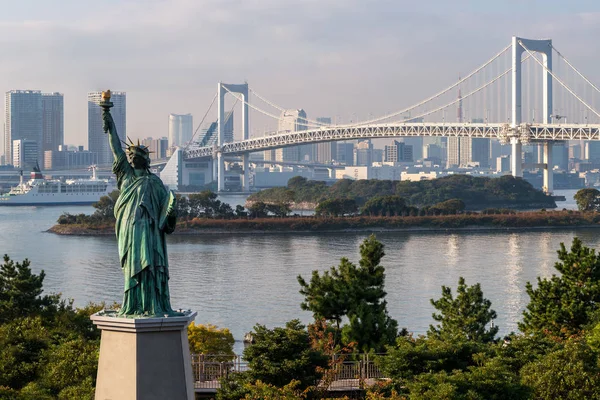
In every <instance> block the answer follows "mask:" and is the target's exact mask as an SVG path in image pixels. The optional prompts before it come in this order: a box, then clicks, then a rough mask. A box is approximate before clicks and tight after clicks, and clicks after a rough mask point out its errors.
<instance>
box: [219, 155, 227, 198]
mask: <svg viewBox="0 0 600 400" xmlns="http://www.w3.org/2000/svg"><path fill="white" fill-rule="evenodd" d="M217 164H218V167H217V169H218V171H217V192H223V191H224V190H225V158H223V153H221V152H218V153H217Z"/></svg>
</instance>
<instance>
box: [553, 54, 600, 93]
mask: <svg viewBox="0 0 600 400" xmlns="http://www.w3.org/2000/svg"><path fill="white" fill-rule="evenodd" d="M552 49H553V50H554V51H555V52H556V54H558V56H559V57H560V58H562V59H563V60H564V61H565V62H566V63H567V65H568V66H569V67H571V68H572V69H573V71H575V72H577V74H578V75H579V76H580V77H582V78H583V79H584V80H585V81H586V82H587V83H589V84H590V85H591V86H592V87H593V88H594V89H596V91H597V92H600V89H598V88H597V87H596V85H594V84H593V83H592V82H591V81H590V80H589V79H588V78H586V77H585V76H584V75H583V74H582V73H581V72H579V70H578V69H577V68H575V66H574V65H573V64H571V63H570V62H569V60H567V59H566V57H565V56H563V55H562V54H561V53H560V51H558V50H556V47H554V46H552Z"/></svg>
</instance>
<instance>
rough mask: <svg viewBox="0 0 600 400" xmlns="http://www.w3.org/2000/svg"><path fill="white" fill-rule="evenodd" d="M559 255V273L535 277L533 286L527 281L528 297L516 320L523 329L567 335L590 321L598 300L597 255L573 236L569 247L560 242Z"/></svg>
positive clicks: (599, 259) (599, 267)
mask: <svg viewBox="0 0 600 400" xmlns="http://www.w3.org/2000/svg"><path fill="white" fill-rule="evenodd" d="M558 259H559V261H558V262H557V263H555V264H554V268H555V269H556V270H557V271H558V272H560V274H561V275H560V276H556V275H552V277H551V278H550V279H541V278H539V277H538V279H537V287H536V288H534V287H533V285H532V284H531V283H530V282H527V286H526V290H527V294H528V295H529V297H530V301H529V304H528V305H527V308H526V310H525V311H524V312H523V322H521V323H519V329H521V331H523V332H525V333H529V334H548V335H551V336H555V337H561V338H567V337H570V336H572V335H577V334H579V333H580V332H581V331H582V329H583V328H585V327H586V325H588V324H590V323H591V322H592V321H593V319H592V318H593V315H594V312H595V311H596V309H597V306H598V304H600V255H599V254H597V253H596V251H595V250H594V249H590V248H589V247H586V246H584V245H583V243H582V242H581V240H580V239H579V238H577V237H576V238H574V239H573V243H572V244H571V249H570V250H567V248H566V247H565V245H564V243H561V244H560V249H559V250H558Z"/></svg>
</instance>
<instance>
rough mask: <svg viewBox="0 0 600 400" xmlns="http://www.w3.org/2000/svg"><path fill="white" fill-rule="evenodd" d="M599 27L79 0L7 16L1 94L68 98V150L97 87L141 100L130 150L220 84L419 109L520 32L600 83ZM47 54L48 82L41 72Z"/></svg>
mask: <svg viewBox="0 0 600 400" xmlns="http://www.w3.org/2000/svg"><path fill="white" fill-rule="evenodd" d="M32 10H33V11H32ZM515 10H517V11H515ZM598 20H600V6H599V5H598V4H596V3H595V2H592V1H580V2H577V3H575V4H568V5H567V4H563V3H562V2H558V1H554V0H553V1H545V2H541V1H529V2H516V1H508V2H502V3H501V4H494V3H490V2H484V4H479V3H471V2H466V1H458V2H452V3H451V4H447V3H446V2H441V1H434V2H432V3H431V4H429V3H428V5H424V4H419V3H412V2H411V3H408V2H396V3H393V2H387V1H381V2H374V3H373V4H369V5H367V4H363V3H362V2H358V1H350V2H339V1H329V2H319V3H316V2H312V1H307V2H286V3H285V4H281V3H275V2H272V1H253V2H245V3H241V2H239V3H238V2H231V3H227V4H224V3H221V2H216V1H211V2H201V3H200V2H191V1H172V2H163V1H146V2H141V1H137V0H136V1H130V2H126V3H123V2H117V1H115V0H110V1H107V2H104V3H102V4H94V3H85V4H82V3H78V2H75V1H71V0H69V1H65V2H64V4H63V7H60V9H57V8H56V7H54V6H52V5H48V4H45V3H43V2H41V1H33V0H30V1H23V2H19V4H10V5H7V7H6V10H5V13H4V15H3V16H2V17H1V18H0V29H2V30H4V33H5V35H3V36H4V37H5V38H6V39H5V40H4V41H3V42H2V43H0V49H2V50H3V51H4V53H7V54H11V55H12V57H11V58H10V59H9V60H7V62H6V63H5V64H4V65H2V66H0V71H2V76H5V77H7V78H6V79H5V80H4V81H3V82H2V83H1V84H0V90H3V91H5V92H6V91H8V90H11V89H15V88H37V89H40V90H42V91H53V90H58V91H60V92H62V93H64V94H65V97H67V98H68V99H69V101H68V102H67V103H66V106H65V141H66V142H67V143H77V144H79V143H81V144H83V143H85V140H81V136H82V135H81V133H82V132H85V131H87V126H86V123H87V121H86V114H87V113H86V108H85V103H84V102H83V101H84V99H85V95H86V93H87V92H88V91H91V90H94V89H95V90H102V89H107V88H119V89H121V90H124V91H127V92H128V93H129V97H130V99H129V110H128V111H129V123H128V131H129V135H130V137H132V138H143V137H147V136H153V137H160V136H164V135H165V134H166V132H167V124H168V120H167V116H168V114H169V113H182V114H183V113H191V114H193V115H196V116H200V115H202V114H203V113H204V111H205V110H206V109H207V108H208V105H209V103H210V98H211V97H212V94H213V93H214V86H215V83H216V82H218V81H224V82H243V81H244V80H247V81H249V82H251V83H252V85H253V86H254V87H256V88H260V91H261V93H262V94H265V95H266V96H267V97H268V98H270V99H272V100H274V101H275V102H276V103H278V104H282V105H284V106H285V107H288V108H303V109H305V110H306V111H307V114H308V115H312V116H316V115H331V116H332V117H333V118H334V119H335V118H336V116H339V118H340V119H342V120H345V121H349V120H350V119H352V117H353V116H354V117H355V118H358V119H361V118H362V119H364V118H367V117H368V115H369V114H373V115H381V114H383V113H385V112H387V111H390V109H397V108H400V107H402V106H404V105H409V104H412V103H413V102H414V101H418V100H421V99H422V98H424V97H426V96H427V95H429V94H431V93H433V92H435V91H436V90H437V89H439V88H440V87H444V86H446V85H447V84H449V83H450V82H452V81H453V80H455V79H456V76H457V75H458V74H459V73H460V72H465V71H470V70H472V69H473V68H474V67H476V66H477V65H479V64H480V62H481V61H482V60H485V59H487V58H488V57H489V56H491V55H492V54H493V53H494V52H495V51H497V50H498V49H500V48H502V47H503V46H504V45H506V44H507V43H508V41H509V38H510V37H511V36H512V35H515V34H516V35H521V36H529V37H549V38H552V39H554V41H555V43H556V45H557V47H560V48H562V49H568V52H567V56H569V58H570V59H571V60H572V61H573V62H574V63H575V64H576V65H578V66H581V68H582V70H583V72H584V73H585V74H586V75H588V76H589V77H590V78H591V79H592V81H594V82H598V80H599V79H598V72H596V71H595V69H594V68H593V65H595V64H596V63H597V56H596V55H595V54H596V53H597V52H596V51H595V50H596V49H597V44H596V41H595V39H594V38H595V37H597V33H598V30H599V29H600V28H598V26H597V25H598V24H597V21H598ZM99 21H103V22H99ZM398 21H401V23H398ZM107 25H108V26H110V28H109V27H107ZM433 27H435V28H436V29H432V28H433ZM242 32H243V35H242ZM482 32H484V34H482ZM9 33H10V34H9ZM408 38H409V40H408ZM197 43H201V46H198V45H197ZM289 43H294V45H293V46H289ZM190 49H198V50H193V51H192V50H190ZM39 54H43V60H44V68H43V70H42V69H41V68H40V70H35V68H36V66H37V65H39V63H37V60H38V57H39ZM99 54H101V56H100V59H102V60H110V61H105V62H98V55H99ZM207 54H210V57H206V55H207ZM441 59H443V60H444V66H443V68H441V67H440V65H439V62H438V61H439V60H441ZM373 60H377V63H373ZM173 61H177V62H173ZM408 61H410V62H408ZM291 78H293V79H291ZM255 129H259V126H255ZM0 152H3V149H0Z"/></svg>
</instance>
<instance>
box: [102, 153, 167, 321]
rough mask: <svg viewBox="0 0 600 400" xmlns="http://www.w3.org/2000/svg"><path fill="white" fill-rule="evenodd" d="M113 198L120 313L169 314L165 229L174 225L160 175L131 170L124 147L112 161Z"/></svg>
mask: <svg viewBox="0 0 600 400" xmlns="http://www.w3.org/2000/svg"><path fill="white" fill-rule="evenodd" d="M113 172H114V173H115V175H116V176H117V182H118V187H119V190H120V191H121V193H120V195H119V198H118V200H117V202H116V204H115V218H116V220H117V221H116V226H115V231H116V234H117V240H118V242H119V256H120V259H121V268H122V269H123V274H124V278H125V289H124V296H123V305H122V307H121V311H120V312H119V314H120V315H148V316H158V315H160V316H163V315H164V314H172V313H173V310H172V309H171V304H170V300H169V286H168V281H169V266H168V259H167V246H166V241H165V233H166V232H168V233H170V232H172V231H173V229H174V228H175V222H174V220H173V218H170V217H169V216H168V215H167V209H168V205H169V202H170V201H172V194H171V193H170V192H169V191H168V190H167V189H166V188H165V186H164V185H163V183H162V181H161V180H160V178H158V177H157V176H156V175H154V174H152V173H151V172H149V171H146V170H144V171H141V170H140V171H137V172H138V173H137V174H136V171H135V170H134V169H133V167H132V166H131V165H130V164H129V162H128V160H127V156H126V155H125V153H121V154H119V155H118V156H117V159H116V160H115V162H114V164H113Z"/></svg>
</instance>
